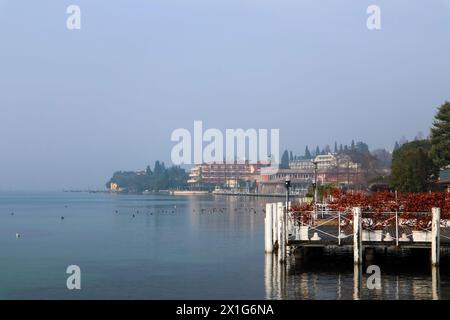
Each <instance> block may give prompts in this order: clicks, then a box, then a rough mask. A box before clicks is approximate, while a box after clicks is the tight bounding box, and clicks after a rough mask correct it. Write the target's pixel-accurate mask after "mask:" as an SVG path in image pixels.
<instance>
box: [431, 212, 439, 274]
mask: <svg viewBox="0 0 450 320" xmlns="http://www.w3.org/2000/svg"><path fill="white" fill-rule="evenodd" d="M431 213H432V214H431V216H432V217H431V219H432V220H431V264H432V265H433V266H438V265H439V257H440V250H441V248H440V239H441V230H440V228H441V209H440V208H433V209H431Z"/></svg>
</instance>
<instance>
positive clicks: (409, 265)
mask: <svg viewBox="0 0 450 320" xmlns="http://www.w3.org/2000/svg"><path fill="white" fill-rule="evenodd" d="M415 259H418V257H417V256H413V257H392V256H389V255H386V256H382V257H379V258H377V259H375V261H370V264H372V263H374V264H377V265H378V266H379V267H380V269H381V288H380V289H369V287H368V285H367V282H368V280H370V279H369V277H370V276H371V275H372V274H371V273H369V274H368V273H366V271H367V267H368V265H369V264H368V263H365V264H364V265H359V266H358V265H353V262H352V258H351V255H348V256H345V255H343V256H336V255H331V256H330V255H328V254H327V253H324V252H319V254H315V255H314V254H313V255H310V256H307V257H305V256H302V255H296V256H294V255H292V256H291V257H290V258H289V259H288V261H287V262H286V264H284V265H280V264H279V263H278V260H277V257H276V254H274V255H270V254H266V256H265V289H266V299H301V300H311V299H313V300H315V299H326V300H351V299H353V300H360V299H364V300H367V299H387V300H410V299H433V300H439V299H448V298H449V297H448V294H447V295H444V296H441V289H442V287H445V289H446V292H448V289H449V282H448V279H449V277H448V273H446V274H445V277H444V278H445V279H446V281H442V279H441V274H442V273H443V271H442V270H440V268H436V267H431V266H427V265H426V263H427V262H429V259H428V260H426V259H425V260H423V259H422V260H420V261H417V260H415ZM447 263H448V261H447ZM352 266H353V267H352Z"/></svg>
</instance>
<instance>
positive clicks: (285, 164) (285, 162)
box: [280, 150, 289, 169]
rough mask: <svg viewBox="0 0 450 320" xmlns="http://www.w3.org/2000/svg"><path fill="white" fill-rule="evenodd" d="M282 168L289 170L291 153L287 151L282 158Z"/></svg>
mask: <svg viewBox="0 0 450 320" xmlns="http://www.w3.org/2000/svg"><path fill="white" fill-rule="evenodd" d="M280 168H281V169H289V152H288V151H287V150H284V152H283V155H282V156H281V162H280Z"/></svg>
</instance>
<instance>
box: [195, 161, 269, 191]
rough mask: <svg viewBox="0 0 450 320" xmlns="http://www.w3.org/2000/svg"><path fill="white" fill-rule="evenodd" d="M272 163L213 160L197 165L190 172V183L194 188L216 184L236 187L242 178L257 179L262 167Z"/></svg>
mask: <svg viewBox="0 0 450 320" xmlns="http://www.w3.org/2000/svg"><path fill="white" fill-rule="evenodd" d="M269 165H270V163H266V162H256V163H250V162H249V161H243V162H239V161H235V162H232V163H228V162H212V163H203V164H198V165H195V166H194V167H193V168H192V169H191V172H190V174H189V180H188V184H189V185H190V186H191V187H193V188H202V189H204V188H213V187H216V186H220V187H230V188H235V187H237V186H238V184H239V181H241V180H253V181H254V180H257V179H258V178H259V176H260V172H261V168H263V167H267V166H269Z"/></svg>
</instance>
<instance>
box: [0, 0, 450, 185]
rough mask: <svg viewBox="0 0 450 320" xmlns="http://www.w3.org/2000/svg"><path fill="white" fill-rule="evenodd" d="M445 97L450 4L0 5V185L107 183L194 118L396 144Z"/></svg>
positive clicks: (316, 141) (308, 137)
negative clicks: (374, 13) (75, 24)
mask: <svg viewBox="0 0 450 320" xmlns="http://www.w3.org/2000/svg"><path fill="white" fill-rule="evenodd" d="M70 4H77V5H79V6H80V7H81V12H82V17H81V18H82V19H81V23H82V25H81V30H76V31H69V30H68V29H67V28H66V19H67V17H68V15H67V14H66V8H67V6H68V5H70ZM370 4H377V5H379V6H380V7H381V19H382V20H381V23H382V25H381V26H382V29H381V30H379V31H369V30H368V29H367V28H366V19H367V16H368V15H367V14H366V8H367V6H368V5H370ZM445 100H450V0H445V1H444V0H421V1H414V0H386V1H381V0H371V1H365V0H358V1H356V0H348V1H347V0H333V1H332V0H308V1H304V0H141V1H138V0H127V1H113V0H108V1H106V0H105V1H100V0H95V1H94V0H84V1H82V0H72V1H61V0H52V1H44V0H39V1H22V0H11V1H6V0H0V137H1V138H0V190H21V189H27V190H33V189H62V188H88V187H90V188H103V187H104V183H105V182H106V180H107V179H108V178H109V177H110V176H111V174H112V172H113V171H115V170H128V169H129V170H136V169H142V168H145V166H146V165H147V164H148V163H150V162H151V163H153V162H154V161H155V160H156V159H160V160H163V161H166V162H170V150H171V148H172V146H173V145H174V143H172V142H171V141H170V134H171V132H172V131H173V130H174V129H176V128H188V129H192V127H193V121H194V120H203V123H204V126H205V127H207V128H211V127H215V128H219V129H225V128H239V127H242V128H268V129H270V128H280V129H281V132H280V137H281V144H282V148H284V147H288V148H290V149H292V150H294V151H295V152H298V153H302V152H303V150H304V147H305V144H309V145H310V146H312V147H315V145H320V146H324V145H325V144H330V145H333V144H334V141H335V140H337V141H338V143H350V141H351V139H355V140H363V141H366V142H367V143H368V144H369V145H370V147H371V149H374V148H379V147H386V148H392V146H393V144H394V141H395V140H398V139H399V138H400V137H401V136H406V137H407V138H409V139H411V138H413V137H414V136H415V135H416V133H417V132H418V131H422V132H423V133H424V134H425V135H426V134H428V130H429V126H430V124H431V122H432V118H433V115H434V113H435V110H436V107H438V106H439V105H440V104H441V103H443V102H444V101H445Z"/></svg>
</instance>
